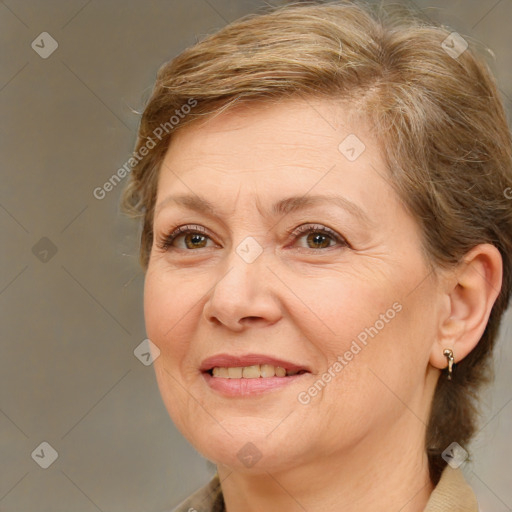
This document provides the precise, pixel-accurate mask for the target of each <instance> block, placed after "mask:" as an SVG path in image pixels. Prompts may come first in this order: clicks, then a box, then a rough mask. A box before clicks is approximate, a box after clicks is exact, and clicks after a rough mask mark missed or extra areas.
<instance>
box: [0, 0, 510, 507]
mask: <svg viewBox="0 0 512 512" xmlns="http://www.w3.org/2000/svg"><path fill="white" fill-rule="evenodd" d="M276 3H277V2H276ZM416 3H417V5H418V6H420V7H424V8H428V9H427V11H426V13H427V15H428V16H430V17H431V18H433V19H436V20H441V21H443V22H445V23H448V24H450V25H451V26H452V27H453V28H454V29H456V30H457V31H459V32H460V33H462V34H469V35H470V36H472V37H473V38H475V39H476V40H478V41H480V42H481V43H482V44H484V45H486V46H488V47H489V48H491V49H492V50H493V52H494V53H495V55H496V61H495V64H494V65H493V66H494V69H495V72H496V74H497V76H498V79H499V82H500V88H501V90H502V93H503V95H504V99H505V102H506V105H507V109H508V112H509V113H510V111H511V110H512V101H511V98H512V65H511V64H512V61H511V54H510V49H511V48H512V35H511V31H510V26H509V25H510V22H511V20H512V0H501V1H497V0H486V1H476V0H472V1H464V2H462V1H441V0H439V1H421V2H420V1H419V0H418V1H417V2H416ZM262 5H263V2H261V1H256V0H244V1H238V2H236V1H234V0H232V1H229V0H209V1H206V0H174V1H172V0H150V1H143V0H130V1H121V0H109V1H99V0H91V1H87V0H45V1H41V0H39V1H36V0H5V1H3V2H0V38H1V46H0V48H1V49H0V52H1V54H0V58H1V66H0V112H1V113H2V122H1V127H0V129H1V137H0V151H1V155H2V163H1V172H2V187H1V189H0V229H1V232H2V245H1V265H0V315H1V317H0V321H1V326H2V327H1V329H2V349H1V358H0V365H1V373H0V375H1V377H0V406H1V412H0V432H1V439H0V449H1V456H0V465H1V469H0V471H1V475H2V476H1V478H0V511H5V512H7V511H23V512H31V511H38V512H43V511H52V512H57V511H66V512H69V511H70V510H72V511H73V512H82V511H83V512H89V511H91V512H92V511H97V510H100V511H104V512H107V511H124V512H130V511H141V510H144V511H147V512H149V511H155V512H159V511H161V510H164V509H166V508H170V507H172V506H173V505H175V504H177V503H178V502H179V501H180V500H181V499H183V498H184V497H185V496H187V495H188V494H190V493H191V492H192V491H193V490H194V489H196V488H197V487H198V486H200V485H201V484H203V483H204V482H206V481H207V480H208V479H209V478H210V476H211V474H212V471H213V467H212V466H211V465H210V464H209V463H207V462H206V461H205V460H204V459H203V458H201V457H200V456H199V455H198V454H197V453H196V452H195V451H194V449H193V448H192V447H190V446H189V445H188V444H187V443H186V441H184V440H183V438H182V437H181V435H180V434H179V433H178V432H177V430H176V429H175V427H174V426H173V424H172V422H171V420H170V419H169V417H168V415H167V412H166V410H165V408H164V405H163V403H162V401H161V399H160V395H159V392H158V389H157V386H156V382H155V380H154V375H153V370H152V367H151V366H145V365H143V364H142V363H141V362H140V361H139V360H138V359H137V358H136V357H135V356H134V349H135V348H136V347H137V346H138V345H139V343H141V341H142V340H143V339H144V338H145V331H144V319H143V311H142V287H143V273H142V271H141V270H140V269H139V267H138V263H137V244H138V227H137V226H136V225H135V224H134V223H133V221H130V220H129V219H126V218H124V217H123V216H122V215H121V214H120V213H119V207H118V203H119V197H120V192H121V186H122V185H119V186H117V187H116V188H115V189H114V190H113V191H112V192H110V193H109V194H107V196H106V197H105V199H103V200H98V199H95V198H94V197H93V194H92V192H93V189H94V188H95V187H98V186H102V184H103V183H104V182H105V181H106V180H107V179H108V178H109V177H110V176H112V174H114V173H115V172H116V170H117V169H118V168H119V167H120V166H122V165H123V164H124V163H125V162H126V160H127V159H128V158H129V156H130V154H131V151H132V149H133V145H134V142H135V134H136V128H137V124H138V116H137V114H135V113H134V111H137V110H139V111H140V110H141V109H142V106H143V104H144V101H145V99H146V98H147V97H148V95H149V92H150V90H151V86H152V85H153V81H154V78H155V73H156V70H157V69H158V67H159V66H160V65H161V64H162V63H163V62H164V61H166V60H169V59H170V58H172V57H173V56H175V55H176V54H178V53H179V52H180V51H181V50H182V49H184V48H185V47H186V46H188V45H190V44H192V43H194V42H195V41H196V38H202V37H204V35H206V34H207V33H210V32H212V31H215V30H217V29H219V28H221V27H222V26H224V25H225V24H226V23H228V22H230V21H233V20H235V19H236V18H238V17H240V16H241V15H243V14H246V13H249V12H252V11H254V10H256V9H257V8H258V7H260V6H262ZM42 32H48V33H50V34H51V36H52V37H53V38H54V39H55V40H56V41H57V42H58V48H57V50H56V51H55V52H54V53H53V54H52V55H51V56H49V57H48V58H47V59H43V58H41V57H40V56H39V55H38V54H37V53H36V52H35V51H34V50H33V49H32V48H31V43H32V41H33V40H35V39H36V37H37V36H38V35H39V34H41V33H42ZM47 48H48V47H47ZM43 237H45V238H43ZM42 238H43V240H41V239H42ZM48 240H49V241H50V242H49V241H48ZM34 247H35V248H34ZM55 250H56V252H55ZM45 251H46V252H45ZM54 252H55V254H53V253H54ZM511 334H512V314H511V313H510V311H509V313H508V317H507V320H506V323H505V325H504V326H503V330H502V333H501V340H500V343H499V345H498V348H497V351H496V360H497V377H496V385H495V387H494V388H493V389H492V390H491V391H488V392H486V394H485V395H484V413H485V417H484V421H483V428H482V429H481V431H480V433H479V434H478V436H477V438H476V440H475V442H474V443H473V445H472V448H473V453H474V461H473V462H471V463H466V464H465V465H464V471H465V473H466V474H467V476H468V479H469V480H470V482H471V484H472V485H473V487H474V488H475V490H476V491H477V494H478V497H479V500H480V503H481V507H482V510H483V511H484V512H491V511H492V512H501V511H505V510H512V509H511V507H512V486H511V485H510V484H511V483H512V482H511V474H512V472H511V463H510V459H511V457H512V447H511V442H510V433H511V431H512V404H511V403H510V402H511V400H512V372H511V371H510V370H511V368H512V349H511V344H510V337H511ZM43 441H46V442H48V443H49V444H50V445H51V446H52V447H53V448H54V449H55V450H56V451H57V452H58V458H57V459H56V460H55V462H54V463H53V464H52V465H51V466H50V467H49V468H48V469H42V468H41V467H39V465H38V464H36V462H35V460H34V459H33V458H32V457H31V454H32V453H33V451H34V450H35V449H36V448H37V447H38V446H39V445H40V443H41V442H43ZM46 453H48V452H46ZM45 456H47V455H45Z"/></svg>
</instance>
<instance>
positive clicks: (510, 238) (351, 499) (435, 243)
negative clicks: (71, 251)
mask: <svg viewBox="0 0 512 512" xmlns="http://www.w3.org/2000/svg"><path fill="white" fill-rule="evenodd" d="M135 156H136V160H137V162H136V165H135V166H134V169H133V171H132V173H131V176H130V183H129V185H128V187H127V189H126V191H125V196H124V206H125V207H126V209H127V210H129V211H132V212H134V213H135V214H138V215H141V216H142V217H143V221H144V223H143V232H142V241H141V262H142V265H143V267H144V268H145V269H146V280H145V319H146V327H147V333H148V336H149V338H150V339H151V341H152V342H153V344H154V346H155V347H157V348H158V350H159V351H160V352H159V354H160V355H159V357H158V358H156V360H155V362H154V366H155V372H156V377H157V380H158V384H159V388H160V391H161V394H162V398H163V400H164V403H165V405H166V407H167V409H168V411H169V414H170V416H171V418H172V419H173V421H174V422H175V423H176V425H177V426H178V428H179V429H180V430H181V432H182V433H183V435H184V436H185V437H186V438H187V439H188V440H189V441H190V442H191V443H192V445H193V446H194V447H195V448H196V449H197V450H198V451H199V452H200V453H202V454H203V455H204V456H205V457H206V458H208V459H209V460H211V461H213V462H214V463H215V464H216V465H217V474H216V475H215V477H214V479H213V480H212V481H211V482H210V483H209V484H208V485H207V486H206V487H204V488H203V489H201V490H199V491H198V492H197V493H196V494H195V495H194V496H192V497H191V498H189V499H188V500H186V501H185V502H183V503H182V504H181V505H180V506H178V507H177V508H176V509H175V510H177V511H185V510H188V511H190V510H198V511H206V510H208V511H213V510H215V511H220V510H227V511H228V512H238V511H251V510H252V511H261V510H270V511H282V510H287V511H295V510H297V511H299V510H307V511H315V510H322V511H339V510H343V511H348V512H350V511H361V510H370V509H372V510H386V511H388V510H401V511H402V512H413V511H415V512H416V511H423V510H426V511H434V510H435V511H441V510H450V511H454V510H460V511H476V510H477V503H476V499H475V496H474V493H473V491H472V490H471V489H470V487H469V486H468V484H467V483H466V482H465V481H464V477H463V476H462V472H461V469H460V465H461V464H462V463H463V462H464V460H465V459H466V458H467V452H466V450H465V447H466V446H467V443H468V442H469V440H470V439H471V436H472V435H473V434H474V432H475V429H476V418H475V403H474V398H475V396H476V392H477V391H478V389H479V387H480V386H481V384H482V383H483V382H484V381H485V380H486V378H487V374H488V366H489V360H490V357H491V351H492V348H493V344H494V342H495V340H496V337H497V334H498V329H499V325H500V320H501V317H502V314H503V312H504V311H505V309H506V307H507V304H508V301H509V298H510V292H511V285H512V281H511V279H512V278H511V264H512V208H511V202H510V200H509V199H507V194H506V190H510V187H511V185H512V150H511V139H510V134H509V130H508V126H507V122H506V118H505V114H504V111H503V107H502V104H501V103H500V100H499V95H498V92H497V88H496V85H495V83H494V81H493V79H492V77H491V75H490V73H489V71H488V70H487V67H486V66H485V64H483V63H482V61H481V60H479V59H478V58H477V57H476V56H475V55H474V54H473V53H472V51H471V49H469V48H468V47H467V42H466V41H465V40H464V39H463V38H462V37H461V36H459V35H458V34H450V32H447V31H445V30H444V29H441V28H436V27H432V26H427V25H426V24H425V23H424V22H422V21H418V20H416V19H415V18H414V17H412V16H410V15H408V16H405V15H402V14H400V15H399V16H396V15H394V16H385V15H384V14H383V13H380V14H375V13H373V12H372V11H371V10H370V9H369V8H368V7H364V6H361V5H356V4H354V3H353V2H350V3H340V2H338V3H330V4H325V5H320V4H315V3H309V4H301V5H298V4H297V5H295V4H292V5H288V6H284V7H281V8H274V9H272V10H270V11H269V12H267V13H265V14H258V15H251V16H248V17H246V18H243V19H242V20H239V21H238V22H235V23H233V24H231V25H229V26H227V27H224V28H223V29H222V30H220V31H219V32H217V33H216V34H214V35H212V36H210V37H207V38H206V39H204V40H203V41H201V42H199V43H197V44H196V45H194V46H193V47H191V48H189V49H187V50H185V51H184V52H183V53H182V54H181V55H179V56H178V57H176V58H175V59H174V60H172V61H171V62H169V63H167V64H166V65H164V66H163V67H162V68H161V69H160V71H159V73H158V78H157V82H156V86H155V89H154V91H153V95H152V97H151V98H150V100H149V103H148V105H147V107H146V109H145V111H144V114H143V116H142V121H141V124H140V128H139V139H138V143H137V148H136V155H135Z"/></svg>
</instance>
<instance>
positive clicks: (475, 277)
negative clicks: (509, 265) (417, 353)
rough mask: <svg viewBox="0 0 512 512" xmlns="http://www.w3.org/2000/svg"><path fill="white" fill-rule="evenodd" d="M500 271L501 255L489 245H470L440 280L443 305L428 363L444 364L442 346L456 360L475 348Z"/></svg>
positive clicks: (443, 365) (497, 285) (488, 314)
mask: <svg viewBox="0 0 512 512" xmlns="http://www.w3.org/2000/svg"><path fill="white" fill-rule="evenodd" d="M502 273H503V261H502V258H501V254H500V252H499V251H498V249H497V248H496V247H494V245H491V244H480V245H477V246H476V247H473V249H471V251H469V252H468V253H467V254H466V255H465V257H464V259H463V261H462V262H461V263H460V264H459V265H458V266H457V267H456V268H455V269H454V270H453V272H450V273H449V277H448V278H447V279H445V280H444V281H443V283H444V288H445V289H444V291H443V294H444V297H445V298H446V305H447V307H446V308H445V310H444V312H443V313H442V315H441V316H440V323H439V330H438V336H437V340H436V342H435V343H434V345H433V346H432V351H431V354H430V364H431V365H432V366H434V367H436V368H439V369H443V368H446V367H447V365H448V361H447V359H446V356H444V355H443V351H444V350H445V349H451V350H452V351H453V357H454V361H455V363H458V362H459V361H461V360H462V359H464V358H465V357H466V356H467V355H468V354H469V353H470V352H471V351H472V350H473V349H474V348H475V347H476V345H477V344H478V342H479V341H480V338H481V337H482V334H483V333H484V330H485V327H486V325H487V321H488V319H489V316H490V314H491V309H492V307H493V305H494V302H495V301H496V298H497V297H498V295H499V293H500V290H501V284H502V278H503V275H502Z"/></svg>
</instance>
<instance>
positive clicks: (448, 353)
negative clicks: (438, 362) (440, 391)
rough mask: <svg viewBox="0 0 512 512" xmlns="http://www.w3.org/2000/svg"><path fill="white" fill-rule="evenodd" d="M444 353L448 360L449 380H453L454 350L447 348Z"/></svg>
mask: <svg viewBox="0 0 512 512" xmlns="http://www.w3.org/2000/svg"><path fill="white" fill-rule="evenodd" d="M443 355H444V356H445V357H446V359H447V360H448V380H452V373H453V361H454V360H453V350H451V349H449V348H445V349H444V352H443Z"/></svg>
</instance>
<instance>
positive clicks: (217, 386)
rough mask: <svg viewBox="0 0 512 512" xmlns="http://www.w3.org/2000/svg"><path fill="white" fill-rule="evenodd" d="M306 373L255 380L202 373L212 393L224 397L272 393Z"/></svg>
mask: <svg viewBox="0 0 512 512" xmlns="http://www.w3.org/2000/svg"><path fill="white" fill-rule="evenodd" d="M304 375H306V373H302V374H297V375H290V376H289V377H259V378H257V379H226V378H223V377H213V376H212V375H210V374H209V373H203V378H204V379H205V381H206V383H207V384H208V386H210V388H211V389H213V390H214V391H217V392H219V393H221V394H222V395H226V396H238V397H240V396H249V395H261V394H262V393H266V392H267V391H273V390H276V389H281V388H283V387H285V386H288V385H289V384H291V383H292V382H294V381H296V380H297V379H300V378H301V377H303V376H304Z"/></svg>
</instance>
